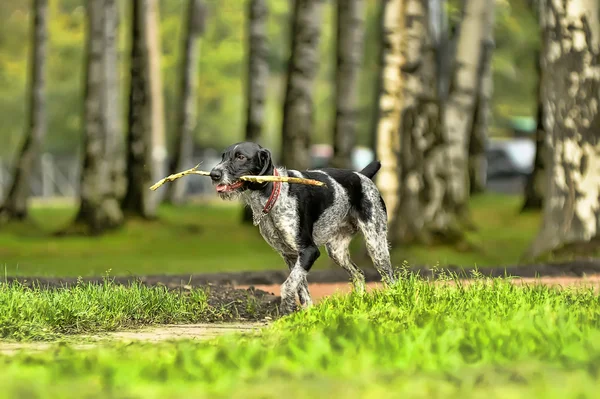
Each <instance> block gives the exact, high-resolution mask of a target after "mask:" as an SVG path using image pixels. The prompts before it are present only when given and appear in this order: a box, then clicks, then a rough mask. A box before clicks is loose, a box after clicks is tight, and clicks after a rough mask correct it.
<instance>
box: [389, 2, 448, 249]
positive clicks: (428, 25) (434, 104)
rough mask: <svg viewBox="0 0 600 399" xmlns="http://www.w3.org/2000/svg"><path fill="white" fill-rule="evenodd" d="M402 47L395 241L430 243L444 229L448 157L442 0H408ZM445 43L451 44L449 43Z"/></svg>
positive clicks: (392, 230) (393, 229)
mask: <svg viewBox="0 0 600 399" xmlns="http://www.w3.org/2000/svg"><path fill="white" fill-rule="evenodd" d="M405 9H406V14H405V15H404V20H405V21H410V23H408V22H405V23H406V28H405V29H404V33H403V35H404V38H405V39H404V42H403V44H402V47H401V59H402V60H403V64H402V67H401V69H400V71H401V80H402V82H403V88H402V93H401V98H402V101H401V105H400V107H401V108H400V109H401V113H402V118H401V121H400V126H399V128H398V132H399V133H400V140H401V143H400V153H399V156H398V159H397V161H398V162H399V164H400V170H401V174H400V176H399V200H398V201H399V205H398V211H397V214H396V217H395V219H394V221H395V223H393V224H392V225H391V226H390V227H391V229H390V230H391V234H390V238H391V240H392V242H394V243H397V242H402V243H409V242H430V241H431V239H432V238H433V237H432V235H433V234H435V233H444V232H445V231H444V229H445V227H446V226H445V220H446V213H445V209H444V203H443V200H444V192H445V187H446V184H447V182H446V180H445V173H444V170H445V167H446V165H445V163H444V162H445V159H444V151H443V147H442V145H443V143H444V137H443V130H442V124H441V120H440V116H441V109H442V108H441V104H442V98H441V97H442V95H443V93H445V92H446V89H445V88H442V86H441V85H439V81H440V80H443V79H444V77H443V76H442V74H444V73H446V70H447V68H443V67H442V66H443V64H442V62H445V59H444V58H443V57H440V52H442V51H446V50H447V48H445V47H444V41H443V37H444V35H443V27H444V20H445V15H444V10H443V4H442V2H441V1H440V0H408V1H407V2H406V5H405ZM446 44H447V43H446ZM446 81H447V79H446Z"/></svg>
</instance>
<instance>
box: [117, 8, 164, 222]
mask: <svg viewBox="0 0 600 399" xmlns="http://www.w3.org/2000/svg"><path fill="white" fill-rule="evenodd" d="M157 6H158V4H157V0H133V1H132V2H131V7H132V21H131V29H132V32H131V60H130V83H129V84H130V91H129V115H128V122H127V191H126V194H125V198H124V199H123V202H122V209H123V210H124V212H125V213H126V214H129V215H135V216H141V217H144V218H152V217H154V216H155V215H156V208H157V205H158V201H157V198H156V197H155V196H154V195H153V194H154V192H152V191H150V190H149V189H148V187H150V186H151V185H152V184H153V183H154V181H155V180H157V178H158V174H159V172H158V169H157V168H160V163H161V160H163V159H164V156H163V155H164V141H163V139H164V125H163V122H164V119H163V116H162V114H163V108H162V90H160V68H159V66H160V65H159V59H160V49H159V48H157V46H158V38H156V37H155V36H156V35H158V29H157V21H156V7H157ZM157 164H158V165H157Z"/></svg>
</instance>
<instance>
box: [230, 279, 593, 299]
mask: <svg viewBox="0 0 600 399" xmlns="http://www.w3.org/2000/svg"><path fill="white" fill-rule="evenodd" d="M462 281H464V282H465V283H467V284H468V282H469V280H462ZM512 281H513V283H514V284H536V283H537V284H539V283H541V284H546V285H550V286H561V287H593V288H594V289H595V290H597V291H600V274H598V275H591V276H586V277H542V278H529V277H528V278H514V279H513V280H512ZM440 283H441V282H438V283H437V284H440ZM248 287H250V286H248V285H239V286H236V288H243V289H247V288H248ZM253 287H254V288H256V289H259V290H263V291H266V292H269V293H272V294H273V295H277V296H279V295H281V286H280V285H276V284H271V285H254V286H253ZM378 288H381V283H376V282H370V283H367V291H371V290H373V289H378ZM308 289H309V291H310V294H311V296H312V298H313V300H314V301H315V302H319V300H321V299H323V298H324V297H327V296H330V295H333V294H347V293H349V292H350V291H351V290H352V288H351V286H350V284H349V283H310V284H309V285H308Z"/></svg>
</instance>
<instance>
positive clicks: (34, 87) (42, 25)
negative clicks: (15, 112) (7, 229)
mask: <svg viewBox="0 0 600 399" xmlns="http://www.w3.org/2000/svg"><path fill="white" fill-rule="evenodd" d="M47 17H48V1H47V0H34V1H33V22H32V25H31V53H30V58H29V115H28V125H27V128H26V131H25V139H24V141H23V145H22V146H21V150H20V152H19V156H18V158H17V162H16V165H15V168H14V172H13V179H12V183H11V186H10V189H9V191H8V196H7V197H6V199H5V201H4V204H3V206H2V207H1V208H0V221H8V220H11V219H14V220H23V219H25V218H26V217H27V201H28V199H29V196H30V194H31V189H30V184H31V175H32V172H33V168H34V165H35V160H36V159H38V157H39V155H40V151H41V147H42V143H43V140H44V137H45V136H46V130H47V126H46V78H45V73H46V42H47V34H48V30H47V26H48V18H47Z"/></svg>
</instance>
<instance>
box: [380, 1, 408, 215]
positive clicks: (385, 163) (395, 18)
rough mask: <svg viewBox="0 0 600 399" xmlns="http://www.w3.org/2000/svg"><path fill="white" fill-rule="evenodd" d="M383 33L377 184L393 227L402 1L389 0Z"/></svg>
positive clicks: (400, 86)
mask: <svg viewBox="0 0 600 399" xmlns="http://www.w3.org/2000/svg"><path fill="white" fill-rule="evenodd" d="M382 7H385V8H384V10H383V18H382V23H383V29H382V30H381V33H382V36H381V41H382V47H381V51H382V54H381V65H380V68H381V72H380V86H379V89H380V93H379V101H378V102H379V110H378V112H377V114H378V123H377V146H376V147H377V151H376V153H377V159H379V161H380V162H381V170H380V171H379V173H378V174H377V175H376V180H375V181H376V183H377V186H378V187H379V190H380V191H381V196H382V197H383V200H384V202H385V204H386V207H387V213H388V222H389V223H390V224H393V222H394V220H395V217H396V215H397V207H398V196H399V193H400V192H399V185H398V183H399V181H400V165H399V158H398V157H399V155H400V154H399V153H400V135H399V128H400V117H401V109H402V105H401V98H402V87H403V82H402V80H401V78H402V77H401V74H400V68H401V66H402V65H401V62H402V54H401V49H402V32H403V29H404V22H405V19H406V18H405V15H404V11H405V7H404V6H403V2H402V1H401V0H386V1H385V2H384V4H383V5H382Z"/></svg>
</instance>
